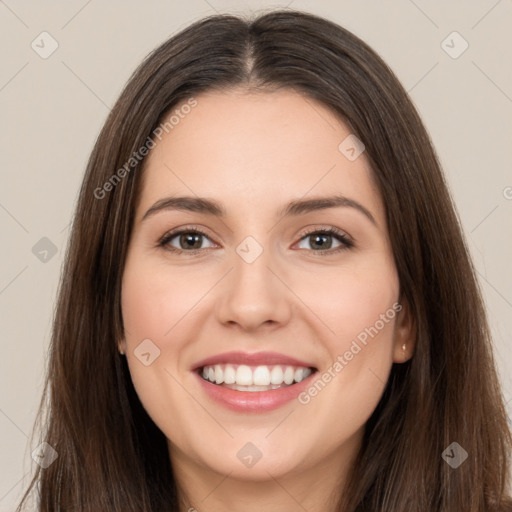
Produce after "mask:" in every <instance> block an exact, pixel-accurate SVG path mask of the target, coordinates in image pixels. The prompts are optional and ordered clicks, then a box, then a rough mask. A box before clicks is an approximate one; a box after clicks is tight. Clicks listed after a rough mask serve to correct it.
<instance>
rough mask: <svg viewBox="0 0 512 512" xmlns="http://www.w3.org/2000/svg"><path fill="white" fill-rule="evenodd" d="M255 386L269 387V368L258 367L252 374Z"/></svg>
mask: <svg viewBox="0 0 512 512" xmlns="http://www.w3.org/2000/svg"><path fill="white" fill-rule="evenodd" d="M252 380H253V384H254V385H255V386H268V385H269V384H270V371H269V369H268V366H258V367H257V368H256V369H255V370H254V372H253V374H252Z"/></svg>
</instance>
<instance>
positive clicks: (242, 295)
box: [216, 250, 293, 331]
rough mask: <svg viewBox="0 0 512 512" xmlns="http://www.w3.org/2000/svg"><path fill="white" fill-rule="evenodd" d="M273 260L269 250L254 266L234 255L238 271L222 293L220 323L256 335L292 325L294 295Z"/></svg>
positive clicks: (218, 310) (220, 296)
mask: <svg viewBox="0 0 512 512" xmlns="http://www.w3.org/2000/svg"><path fill="white" fill-rule="evenodd" d="M271 260H272V258H270V257H269V251H267V250H264V251H263V252H262V254H260V256H259V257H258V258H257V259H256V260H255V261H253V262H252V263H249V262H247V261H245V260H244V259H243V258H242V257H240V256H239V255H238V254H236V253H235V254H234V257H233V266H234V268H233V269H232V270H231V272H229V274H228V275H227V276H226V278H225V279H224V282H223V285H222V287H221V288H220V289H219V293H218V301H217V308H216V310H217V319H218V321H219V322H221V323H222V324H224V325H228V326H229V325H230V326H238V327H239V328H240V329H242V330H245V331H253V330H257V329H258V328H260V329H261V328H263V329H268V328H272V329H273V328H276V327H278V326H283V325H285V324H286V323H287V322H288V321H289V319H290V316H291V310H292V304H291V301H292V297H293V295H292V294H291V293H290V291H289V290H288V288H287V287H286V285H285V284H284V283H283V280H282V279H283V278H282V277H281V276H280V275H279V274H280V273H279V270H278V268H277V267H276V263H275V260H274V262H272V261H271ZM274 267H276V268H274ZM278 276H279V277H278Z"/></svg>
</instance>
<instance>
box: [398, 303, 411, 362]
mask: <svg viewBox="0 0 512 512" xmlns="http://www.w3.org/2000/svg"><path fill="white" fill-rule="evenodd" d="M398 304H399V305H400V306H401V308H400V309H398V307H397V311H398V314H397V317H396V321H395V331H394V341H393V362H394V363H405V362H406V361H408V360H409V359H410V358H411V357H412V355H413V353H414V347H415V346H416V321H415V319H414V317H413V314H412V311H411V307H410V305H409V302H408V301H407V299H406V298H405V297H400V300H399V302H398ZM404 345H405V350H404Z"/></svg>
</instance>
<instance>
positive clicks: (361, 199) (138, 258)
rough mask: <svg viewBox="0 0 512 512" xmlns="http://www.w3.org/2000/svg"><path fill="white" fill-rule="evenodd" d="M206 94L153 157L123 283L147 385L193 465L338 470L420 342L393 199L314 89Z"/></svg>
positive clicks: (138, 384) (177, 458)
mask: <svg viewBox="0 0 512 512" xmlns="http://www.w3.org/2000/svg"><path fill="white" fill-rule="evenodd" d="M195 100H196V101H197V104H195V106H194V107H193V108H186V109H182V110H181V111H180V112H181V116H179V117H176V118H174V121H173V124H172V126H173V128H172V129H168V133H165V131H164V132H163V134H164V135H163V137H162V138H161V140H157V139H155V142H156V146H155V147H154V148H153V149H152V150H151V152H150V154H149V155H148V157H147V159H146V162H145V170H144V183H143V187H142V190H141V196H140V201H139V203H138V205H137V210H136V218H135V224H134V229H133V233H132V238H131V241H130V247H129V251H128V256H127V262H126V267H125V271H124V276H123V286H122V313H123V319H124V326H125V339H124V340H122V341H121V344H120V346H121V347H122V348H124V350H125V353H126V357H127V361H128V365H129V369H130V373H131V377H132V379H133V383H134V386H135V388H136V391H137V393H138V396H139V398H140V400H141V402H142V404H143V405H144V407H145V409H146V411H147V412H148V414H149V416H150V417H151V418H152V419H153V421H154V422H155V424H156V425H157V426H158V427H159V428H160V429H161V430H162V431H163V433H164V434H165V435H166V437H167V439H168V440H169V443H168V444H169V453H170V457H171V460H172V461H173V464H174V465H175V466H176V467H180V468H181V469H182V470H183V471H185V472H186V471H189V470H190V471H192V470H191V468H194V467H195V468H199V467H202V468H204V469H203V470H206V471H208V470H211V471H214V472H218V473H221V474H223V475H227V474H228V473H230V474H231V476H232V477H239V478H244V479H254V480H264V479H268V478H269V475H272V476H273V477H276V478H277V477H279V476H283V475H286V474H298V473H299V472H302V471H307V470H308V471H309V470H311V469H313V468H314V467H316V468H319V467H322V468H324V469H323V470H324V471H325V473H326V474H327V473H328V474H333V473H332V471H333V469H332V468H335V467H336V468H339V467H340V466H342V465H343V461H348V460H352V457H354V456H355V453H356V451H357V450H358V448H359V446H360V442H361V437H362V432H363V428H364V425H365V422H366V421H367V420H368V418H369V417H370V415H371V414H372V412H373V411H374V409H375V407H376V405H377V403H378V401H379V399H380V397H381V395H382V393H383V390H384V387H385V384H386V381H387V379H388V375H389V372H390V369H391V365H392V363H393V362H404V361H405V360H406V359H408V357H410V353H411V349H412V346H411V344H412V340H411V339H410V336H409V334H410V330H411V328H410V324H411V322H410V320H409V317H410V315H409V314H408V312H407V308H406V307H405V306H406V305H405V304H403V308H402V310H401V311H400V312H399V310H400V309H401V307H402V305H400V304H398V302H399V281H398V276H397V272H396V268H395V265H394V260H393V257H392V250H391V246H390V241H389V238H388V233H387V226H386V222H385V210H384V204H383V202H382V199H381V197H380V195H379V193H378V191H377V189H376V187H375V186H374V184H373V182H372V174H371V170H370V167H369V165H368V162H367V160H366V158H365V153H364V151H363V152H362V153H361V154H360V155H359V156H358V153H359V152H360V151H361V150H362V149H363V148H362V147H361V146H358V145H357V141H354V139H353V138H352V137H353V136H351V134H350V130H349V129H348V128H347V126H346V125H344V124H342V123H341V122H340V121H339V120H338V119H337V118H336V117H335V116H334V115H333V114H332V113H331V112H330V111H329V110H328V109H326V108H325V107H323V106H322V105H321V104H319V103H317V102H315V101H314V100H312V99H309V98H305V97H303V96H301V95H299V94H297V93H294V92H291V91H279V92H272V93H257V94H247V93H242V92H234V91H231V92H227V93H220V92H209V93H206V94H202V95H199V96H197V97H196V98H195ZM178 110H179V108H178ZM184 112H187V113H184ZM176 119H178V120H179V122H177V121H176ZM168 126H169V125H168ZM347 137H349V138H348V139H347ZM333 196H338V198H345V199H340V200H339V201H338V203H337V204H336V205H334V206H333V205H332V204H330V200H331V198H332V197H333ZM179 197H187V198H188V199H187V200H186V201H185V200H181V201H177V198H179ZM169 198H173V200H174V203H171V202H170V201H167V199H169ZM322 198H329V200H328V201H326V202H324V203H322V202H321V201H320V202H312V201H313V200H319V199H322ZM166 201H167V202H166ZM207 201H208V203H207ZM210 202H212V203H213V202H214V203H215V205H216V206H217V209H214V208H212V207H211V206H208V207H206V206H207V205H209V204H210ZM290 204H292V207H291V208H289V205H290ZM173 205H174V206H173ZM301 205H302V206H301ZM217 210H218V211H217ZM220 210H222V212H223V215H220V214H219V211H220ZM331 229H333V230H335V233H334V234H333V233H325V230H331ZM193 230H198V231H200V232H201V234H197V233H194V231H193ZM178 231H183V233H181V234H176V232H178ZM191 231H192V232H191ZM404 343H408V346H407V348H406V351H405V352H404V351H403V349H402V345H403V344H404ZM211 358H213V359H211ZM208 360H209V361H208ZM205 365H206V369H205V370H204V375H205V376H206V377H207V378H208V377H210V378H211V379H212V380H214V382H209V381H208V382H207V380H205V379H204V378H203V376H202V375H203V367H204V366H205ZM309 372H311V374H309ZM308 374H309V376H308ZM301 379H302V380H301ZM224 380H226V382H223V381H224ZM283 380H284V382H283ZM233 381H234V382H233ZM296 381H301V382H296ZM251 382H252V383H253V386H255V387H253V388H251V387H250V383H251ZM292 382H294V383H292ZM269 383H270V384H269ZM272 383H274V384H273V385H272ZM280 383H281V384H280ZM236 386H238V389H237V388H236ZM272 387H274V388H275V389H271V388H272ZM251 389H252V390H251Z"/></svg>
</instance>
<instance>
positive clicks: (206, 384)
mask: <svg viewBox="0 0 512 512" xmlns="http://www.w3.org/2000/svg"><path fill="white" fill-rule="evenodd" d="M194 373H195V374H196V377H197V378H198V379H199V382H200V383H201V386H202V387H203V389H204V390H205V392H206V394H207V395H208V396H209V397H210V398H212V399H213V400H215V401H216V402H218V403H219V404H221V405H223V406H224V407H227V408H228V409H231V410H232V411H236V412H267V411H272V410H274V409H277V408H279V407H281V406H282V405H284V404H286V403H288V402H291V401H292V400H294V399H296V398H297V397H298V396H299V394H300V393H302V392H303V391H304V390H305V389H306V388H307V387H308V386H309V384H310V382H311V380H310V379H311V378H312V377H313V376H314V375H315V374H316V371H315V372H313V373H312V374H311V375H309V376H308V377H307V378H305V379H304V380H303V381H301V382H298V383H295V384H292V385H289V386H284V387H282V388H277V389H271V390H269V391H238V390H236V389H230V388H225V387H224V386H219V385H217V384H213V383H211V382H210V381H207V380H205V379H203V378H202V377H201V376H200V375H199V374H198V373H197V372H194Z"/></svg>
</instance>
